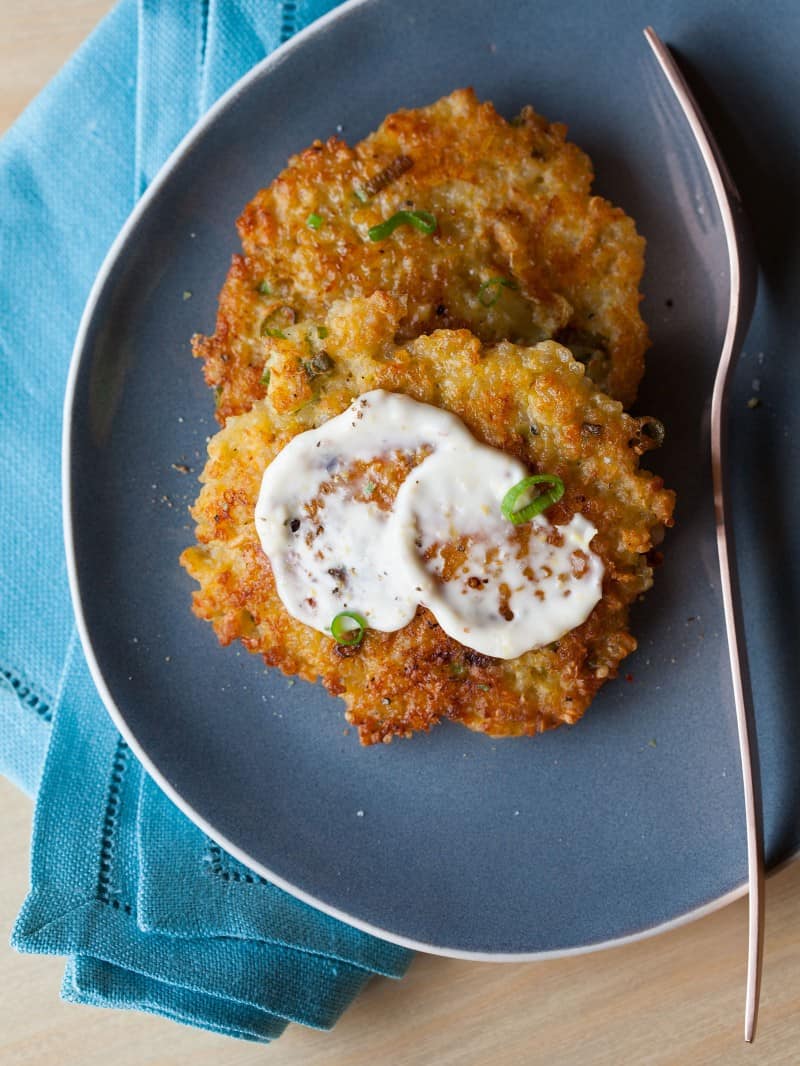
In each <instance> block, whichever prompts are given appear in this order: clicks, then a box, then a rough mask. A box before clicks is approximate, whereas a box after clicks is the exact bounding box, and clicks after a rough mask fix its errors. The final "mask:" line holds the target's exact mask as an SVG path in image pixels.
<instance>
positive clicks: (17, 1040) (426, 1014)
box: [0, 0, 800, 1066]
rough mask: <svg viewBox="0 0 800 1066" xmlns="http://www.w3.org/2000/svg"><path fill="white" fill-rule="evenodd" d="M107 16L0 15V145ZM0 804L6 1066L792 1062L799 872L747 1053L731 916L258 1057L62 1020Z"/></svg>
mask: <svg viewBox="0 0 800 1066" xmlns="http://www.w3.org/2000/svg"><path fill="white" fill-rule="evenodd" d="M265 2H269V0H265ZM110 6H111V5H110V3H109V2H108V0H0V130H2V129H5V128H6V127H7V126H8V125H9V124H10V123H11V122H12V121H13V120H14V118H15V117H16V116H17V115H18V114H19V112H20V111H21V110H22V108H23V107H24V106H25V104H26V103H27V102H28V100H29V99H30V98H31V97H32V96H33V95H34V94H35V93H36V92H37V91H38V89H39V88H41V86H42V85H43V84H44V83H45V82H46V81H47V80H48V79H49V78H50V77H51V76H52V75H53V74H54V73H55V72H56V70H57V69H58V67H59V66H60V65H61V63H62V62H63V61H64V60H65V59H66V58H67V56H68V55H69V54H70V53H71V52H72V51H73V50H74V49H75V48H76V47H77V45H78V44H79V43H80V42H81V40H83V38H84V37H85V36H86V35H87V33H88V32H89V31H90V30H91V28H92V27H93V25H94V24H95V23H96V22H97V21H98V19H100V18H101V17H102V15H103V14H105V12H106V11H107V10H108V9H109V7H110ZM0 210H1V208H0ZM0 804H2V811H3V817H2V819H1V820H0V855H2V856H3V861H2V867H0V941H2V942H0V1063H2V1064H3V1066H18V1064H23V1063H25V1064H27V1063H30V1064H31V1066H50V1064H56V1063H57V1064H58V1066H95V1064H97V1066H100V1064H102V1066H106V1064H108V1063H114V1064H115V1066H129V1064H130V1066H134V1064H135V1066H155V1064H159V1066H172V1064H175V1066H178V1064H183V1063H186V1062H191V1063H192V1064H193V1066H205V1064H208V1066H234V1064H241V1066H244V1064H247V1063H267V1064H270V1063H274V1064H275V1066H299V1064H301V1063H302V1064H303V1066H345V1064H346V1066H361V1064H364V1066H375V1064H380V1066H384V1064H387V1066H417V1064H425V1066H427V1064H436V1066H450V1064H452V1066H456V1064H458V1066H469V1064H472V1063H475V1064H478V1063H480V1064H483V1063H486V1062H490V1063H491V1064H492V1066H506V1064H523V1063H524V1064H534V1063H546V1064H547V1066H563V1064H580V1066H593V1064H609V1066H622V1064H625V1066H631V1064H633V1066H637V1064H639V1063H647V1064H649V1063H653V1064H667V1063H670V1064H673V1063H674V1064H681V1066H683V1064H689V1063H691V1064H693V1066H698V1064H706V1063H719V1064H724V1066H736V1064H739V1063H749V1064H753V1063H758V1066H773V1064H778V1063H785V1064H787V1066H788V1064H793V1066H794V1064H796V1063H799V1062H800V904H799V903H798V900H799V899H800V863H795V864H794V865H792V866H791V867H789V868H788V869H786V870H784V871H782V872H781V873H779V874H777V875H776V876H774V877H772V878H771V879H770V880H769V882H768V884H767V937H766V965H765V972H764V985H763V992H762V1006H761V1022H760V1027H759V1033H758V1037H757V1040H756V1043H755V1044H754V1045H753V1046H752V1047H748V1046H746V1045H745V1044H744V1043H743V1042H742V1039H741V1029H742V1007H743V993H744V967H745V950H746V940H745V937H746V921H747V916H746V907H745V903H744V901H743V900H739V901H738V902H737V903H734V904H732V905H730V906H728V907H727V908H725V909H723V910H722V911H718V912H716V913H715V914H712V915H710V916H709V917H706V918H704V919H702V920H701V921H698V922H694V923H692V924H690V925H688V926H684V927H683V928H680V929H676V930H674V931H672V932H669V933H665V934H663V935H662V936H660V937H658V938H656V939H651V940H644V941H640V942H639V943H636V944H631V945H629V946H627V947H623V948H615V949H613V950H610V951H604V952H600V953H597V954H592V955H585V956H581V957H577V958H570V959H561V960H556V961H552V962H540V963H525V964H515V965H492V964H486V963H469V962H458V961H454V960H452V959H440V958H435V957H433V956H419V957H418V958H417V959H416V960H415V961H414V963H413V964H412V966H411V969H410V971H409V973H408V975H407V977H406V978H405V979H404V980H403V981H402V982H400V983H396V982H390V981H386V980H375V981H373V982H372V984H371V985H370V986H369V988H368V989H367V990H366V992H365V993H364V994H363V995H362V996H361V997H360V999H359V1000H358V1001H357V1002H356V1003H355V1005H354V1006H353V1007H352V1008H351V1010H350V1011H349V1012H348V1013H347V1014H346V1015H345V1017H344V1018H343V1019H342V1020H341V1022H340V1023H339V1024H338V1026H337V1027H336V1029H335V1030H334V1031H333V1032H332V1033H318V1032H312V1031H308V1030H304V1029H301V1028H299V1027H297V1026H293V1027H291V1028H290V1029H289V1030H288V1031H287V1033H286V1034H285V1035H284V1036H283V1037H282V1038H281V1039H280V1040H279V1041H278V1042H277V1043H275V1044H274V1045H272V1046H271V1047H270V1048H263V1047H259V1046H256V1045H251V1044H246V1043H243V1042H240V1041H236V1040H230V1039H226V1038H224V1037H220V1036H215V1035H211V1034H208V1033H202V1032H198V1031H195V1030H192V1029H187V1028H184V1027H183V1026H180V1025H176V1024H173V1023H171V1022H167V1021H164V1020H162V1019H160V1018H153V1017H149V1016H146V1015H142V1014H134V1013H129V1012H124V1011H108V1010H96V1009H93V1008H89V1007H76V1006H72V1005H69V1004H65V1003H62V1002H61V1001H60V1000H59V998H58V989H59V984H60V980H61V971H62V966H63V964H62V961H61V960H60V959H54V958H39V957H32V956H26V957H22V956H18V955H16V954H15V953H14V952H13V951H11V949H10V948H8V947H7V943H8V934H9V931H10V928H11V924H12V922H13V919H14V915H15V914H16V912H17V910H18V908H19V905H20V903H21V902H22V899H23V897H24V894H25V891H26V885H27V874H28V841H29V836H30V821H31V804H30V801H29V800H27V799H26V798H25V797H24V796H22V795H21V794H20V793H18V792H17V791H16V790H15V789H14V788H13V787H12V786H11V785H10V784H9V783H8V782H7V781H5V780H4V779H0Z"/></svg>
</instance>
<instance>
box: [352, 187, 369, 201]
mask: <svg viewBox="0 0 800 1066" xmlns="http://www.w3.org/2000/svg"><path fill="white" fill-rule="evenodd" d="M353 196H355V198H356V200H360V201H361V203H362V204H365V203H367V202H368V201H369V193H366V192H364V190H363V189H360V188H359V187H358V186H357V185H354V186H353Z"/></svg>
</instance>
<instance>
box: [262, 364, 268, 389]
mask: <svg viewBox="0 0 800 1066" xmlns="http://www.w3.org/2000/svg"><path fill="white" fill-rule="evenodd" d="M269 379H270V369H269V367H267V369H266V370H265V371H264V373H263V374H262V375H261V384H262V385H269Z"/></svg>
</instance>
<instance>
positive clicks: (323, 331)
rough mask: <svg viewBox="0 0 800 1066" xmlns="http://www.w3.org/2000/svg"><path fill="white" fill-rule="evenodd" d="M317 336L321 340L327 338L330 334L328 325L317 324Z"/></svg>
mask: <svg viewBox="0 0 800 1066" xmlns="http://www.w3.org/2000/svg"><path fill="white" fill-rule="evenodd" d="M317 336H318V337H319V339H320V340H321V341H324V340H325V338H326V337H327V336H328V327H327V326H317Z"/></svg>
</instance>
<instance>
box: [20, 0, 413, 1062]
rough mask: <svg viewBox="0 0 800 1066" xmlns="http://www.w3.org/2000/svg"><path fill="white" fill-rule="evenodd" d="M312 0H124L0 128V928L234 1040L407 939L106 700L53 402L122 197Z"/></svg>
mask: <svg viewBox="0 0 800 1066" xmlns="http://www.w3.org/2000/svg"><path fill="white" fill-rule="evenodd" d="M331 6H333V5H332V3H331V2H330V0H297V2H289V0H286V2H284V3H279V2H277V0H263V2H260V3H259V2H256V0H219V2H215V0H193V2H191V3H186V2H184V0H139V2H138V3H137V2H136V0H122V3H120V4H119V6H118V7H116V8H115V9H114V10H113V11H112V13H111V14H110V15H109V16H108V17H107V18H106V19H105V21H104V22H103V23H101V25H100V26H99V27H98V29H97V30H96V31H95V33H94V34H93V35H92V37H90V38H89V40H88V41H87V42H86V43H85V44H84V46H83V47H82V48H81V49H80V51H79V52H78V53H77V54H76V55H75V56H74V57H73V59H72V60H71V61H70V62H69V63H68V64H67V66H66V67H65V68H64V69H63V70H62V71H61V73H60V74H59V75H58V76H57V77H56V79H55V80H54V81H53V82H52V83H51V84H50V85H49V86H48V87H47V88H46V89H45V90H44V92H43V93H42V94H41V95H40V96H39V97H38V98H37V99H36V100H35V101H34V103H33V104H32V105H31V106H30V107H29V108H28V110H27V111H26V112H25V114H24V115H23V116H22V118H21V119H20V120H19V121H18V122H17V124H16V125H15V126H14V127H13V128H12V129H11V130H10V131H9V133H8V134H7V135H6V137H5V138H4V139H3V140H2V141H1V142H0V203H1V204H2V211H3V224H2V229H0V389H1V390H2V393H1V394H2V398H3V403H2V406H1V407H0V470H1V471H2V492H0V603H2V612H0V771H2V772H3V773H5V774H6V775H7V776H8V777H10V778H11V779H12V780H14V781H16V782H17V783H18V784H19V785H20V786H21V787H22V788H24V789H26V790H27V791H28V792H29V793H31V794H36V797H37V800H36V813H35V817H34V834H33V847H32V864H31V866H32V868H31V889H30V893H29V895H28V898H27V899H26V901H25V903H24V906H23V908H22V911H21V913H20V915H19V918H18V919H17V924H16V927H15V929H14V933H13V937H12V943H13V945H14V946H15V947H16V948H18V949H19V950H20V951H26V952H39V953H48V954H60V955H65V956H67V965H66V971H65V974H64V981H63V986H62V996H63V997H64V998H65V999H68V1000H71V1001H74V1002H80V1003H90V1004H95V1005H100V1006H114V1007H126V1008H132V1009H137V1010H143V1011H148V1012H151V1013H156V1014H161V1015H164V1016H165V1017H169V1018H174V1019H176V1020H178V1021H181V1022H185V1023H188V1024H191V1025H196V1026H200V1027H203V1028H206V1029H210V1030H213V1031H216V1032H220V1033H226V1034H228V1035H231V1036H238V1037H241V1038H244V1039H248V1040H257V1041H262V1042H265V1041H268V1040H270V1039H272V1038H274V1037H275V1036H277V1035H279V1034H280V1033H281V1032H282V1030H283V1029H284V1028H285V1027H286V1025H287V1023H288V1022H289V1021H296V1022H300V1023H303V1024H305V1025H311V1026H315V1027H321V1028H327V1027H329V1026H331V1025H332V1024H333V1023H334V1022H335V1021H336V1019H337V1018H338V1017H339V1015H340V1014H341V1012H342V1010H344V1009H345V1007H346V1006H347V1005H348V1004H349V1003H350V1002H351V1001H352V999H353V998H354V997H355V995H356V994H357V993H358V991H359V990H360V989H361V988H362V987H363V985H364V983H365V981H367V980H368V979H369V976H370V975H371V974H372V973H379V974H384V975H387V976H390V977H399V976H400V975H401V974H402V973H403V971H404V970H405V968H406V966H407V964H408V961H409V954H408V952H406V951H404V950H402V949H400V948H397V947H395V946H393V945H391V944H386V943H384V942H383V941H380V940H378V939H376V938H375V937H371V936H368V935H367V934H364V933H360V932H358V931H357V930H355V929H352V928H351V927H350V926H347V925H344V924H343V923H341V922H337V921H334V920H333V919H331V918H329V917H327V916H326V915H324V914H321V913H319V912H318V911H315V910H314V909H313V908H311V907H309V906H307V905H305V904H303V903H300V902H299V901H298V900H295V899H294V898H293V897H291V896H289V895H287V894H286V893H284V892H282V891H281V890H279V889H277V888H276V887H275V886H274V885H272V884H270V883H269V882H267V881H265V880H264V879H263V878H262V877H260V876H258V875H257V874H255V873H253V872H252V871H250V870H248V869H246V868H245V867H244V866H242V865H241V864H240V863H238V862H237V861H236V860H235V859H233V858H232V857H230V856H229V855H227V854H226V853H225V852H224V851H223V850H222V849H221V848H220V847H219V846H218V845H216V844H215V843H214V842H213V841H211V840H209V839H208V838H207V837H206V836H205V835H204V834H203V833H202V832H201V831H200V830H199V829H197V828H196V827H195V826H194V825H192V824H191V823H190V822H189V821H188V820H187V819H186V818H185V817H184V816H183V815H182V814H181V813H180V812H179V811H178V810H177V809H176V808H175V807H174V806H173V805H172V804H171V803H170V802H169V801H168V800H167V799H166V797H165V796H164V795H163V794H162V793H161V792H160V791H159V790H158V789H157V788H156V787H155V786H154V785H153V783H152V782H151V781H150V780H149V779H148V778H147V777H146V775H145V774H144V772H143V771H142V768H141V767H140V765H139V764H138V763H137V761H136V759H135V758H134V756H133V754H132V753H131V751H130V750H129V748H128V747H127V745H126V744H125V742H124V741H123V740H122V738H121V737H120V736H119V735H118V733H117V732H116V730H115V728H114V726H113V724H112V723H111V720H110V719H109V718H108V716H107V715H106V713H105V711H104V709H103V707H102V704H101V702H100V700H99V697H98V696H97V693H96V691H95V689H94V686H93V684H92V681H91V678H90V676H89V672H88V669H87V667H86V663H85V661H84V658H83V654H82V652H81V648H80V642H79V640H78V639H77V636H76V633H75V628H74V624H73V619H72V612H71V608H70V604H69V595H68V590H67V582H66V570H65V564H64V560H63V548H62V544H61V514H60V489H59V467H60V463H59V453H60V433H61V403H62V395H63V390H64V384H65V381H66V374H67V365H68V361H69V355H70V350H71V347H72V342H73V338H74V336H75V332H76V330H77V325H78V320H79V318H80V313H81V310H82V307H83V304H84V302H85V299H86V296H87V294H88V290H89V287H90V285H91V282H92V279H93V277H94V274H95V273H96V271H97V269H98V267H99V266H100V263H101V261H102V259H103V256H104V254H105V252H106V250H107V248H108V247H109V245H110V244H111V241H112V240H113V238H114V236H115V235H116V232H117V230H118V229H119V228H120V226H121V225H122V223H123V222H124V220H125V217H126V215H127V214H128V212H129V211H130V209H131V207H132V205H133V202H134V200H135V198H136V196H138V195H139V194H140V193H141V192H142V191H143V190H144V189H145V188H146V186H147V184H148V183H149V182H150V181H151V180H152V178H153V176H154V175H155V174H156V172H157V170H158V168H159V167H160V165H161V164H162V163H163V161H164V159H165V158H166V156H167V155H168V154H169V152H170V151H171V150H172V149H173V148H174V146H175V145H176V144H177V142H178V141H179V140H180V138H181V136H182V135H183V134H184V133H185V132H186V131H187V130H188V129H189V128H190V127H191V125H192V123H193V122H194V121H195V120H196V119H197V118H198V116H199V115H200V114H201V113H202V112H203V110H205V109H206V108H207V107H208V106H210V105H211V104H212V103H213V102H214V100H215V99H216V98H217V97H218V96H219V95H220V93H222V92H223V91H224V90H225V89H226V88H227V87H228V86H229V85H230V84H231V83H232V82H234V81H235V80H236V79H237V78H238V77H239V76H241V75H242V74H243V73H244V72H245V71H246V70H247V69H248V68H249V67H250V66H252V65H253V63H255V62H257V61H258V60H259V59H261V58H263V56H264V55H266V54H268V53H269V52H270V51H271V50H272V49H273V48H275V47H276V46H277V45H278V44H279V43H281V42H282V41H284V40H286V39H288V37H290V36H291V34H292V33H294V32H295V30H297V29H299V28H300V27H301V26H303V25H305V24H306V23H307V22H309V21H311V20H312V19H313V18H316V17H317V16H319V15H320V14H322V13H324V11H325V10H327V9H328V8H329V7H331Z"/></svg>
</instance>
